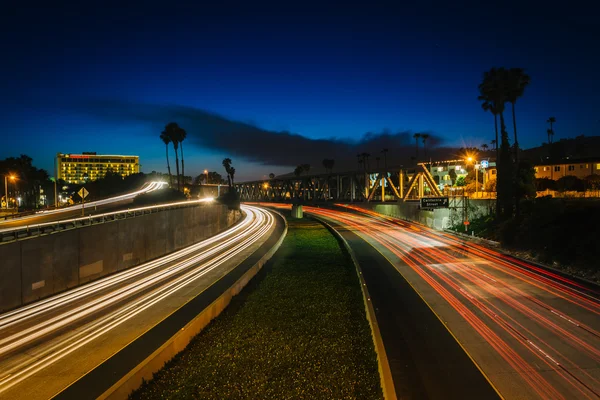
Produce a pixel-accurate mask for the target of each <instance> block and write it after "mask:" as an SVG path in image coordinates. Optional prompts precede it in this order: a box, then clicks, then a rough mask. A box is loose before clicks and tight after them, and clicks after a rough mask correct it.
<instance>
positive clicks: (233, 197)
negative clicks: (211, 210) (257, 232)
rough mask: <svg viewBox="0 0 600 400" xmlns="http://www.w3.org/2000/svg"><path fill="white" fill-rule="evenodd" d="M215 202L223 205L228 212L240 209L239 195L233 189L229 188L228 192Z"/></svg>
mask: <svg viewBox="0 0 600 400" xmlns="http://www.w3.org/2000/svg"><path fill="white" fill-rule="evenodd" d="M217 201H218V202H219V203H221V204H225V205H226V206H227V208H229V209H230V210H239V209H240V195H239V193H238V192H237V191H236V190H235V189H231V188H230V191H228V192H227V193H224V194H222V195H221V196H219V197H218V198H217Z"/></svg>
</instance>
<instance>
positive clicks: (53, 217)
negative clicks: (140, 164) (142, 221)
mask: <svg viewBox="0 0 600 400" xmlns="http://www.w3.org/2000/svg"><path fill="white" fill-rule="evenodd" d="M166 185H167V183H166V182H150V183H147V184H145V185H144V186H143V187H142V188H140V189H139V190H136V191H134V192H130V193H126V194H123V195H119V196H114V197H110V198H108V199H102V200H96V201H90V202H86V203H84V204H83V207H84V209H85V214H86V215H90V214H95V213H98V212H109V211H112V210H117V209H119V208H121V207H124V206H127V205H129V204H131V203H132V202H133V199H134V198H135V197H136V196H137V195H140V194H143V193H149V192H153V191H155V190H160V189H162V188H164V187H166ZM81 212H82V205H81V204H76V205H73V206H68V207H63V208H58V209H56V210H47V211H40V212H37V213H35V214H32V215H26V216H23V217H18V218H11V219H6V220H2V221H0V229H3V230H5V229H9V228H18V227H22V226H27V225H34V224H42V223H44V222H52V221H59V220H63V219H69V218H76V217H79V216H81Z"/></svg>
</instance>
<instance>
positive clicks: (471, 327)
mask: <svg viewBox="0 0 600 400" xmlns="http://www.w3.org/2000/svg"><path fill="white" fill-rule="evenodd" d="M304 210H305V212H308V213H312V214H314V215H316V216H319V217H322V218H325V219H327V220H328V221H330V222H332V225H334V227H335V228H336V229H339V230H340V231H345V232H351V233H352V234H355V235H357V236H358V237H360V238H361V239H362V240H363V241H364V242H366V243H368V244H370V245H371V246H372V248H373V249H375V250H376V251H377V252H378V253H379V254H380V255H381V256H382V257H385V258H386V259H387V260H388V261H389V263H390V264H391V265H393V266H394V268H395V270H396V272H397V274H399V275H401V276H402V278H403V279H402V280H401V281H405V282H407V283H408V285H409V286H410V288H411V289H412V290H414V292H416V293H417V294H418V295H419V296H420V297H421V298H422V300H423V301H424V302H425V303H426V304H427V306H428V307H429V308H430V310H431V311H432V312H433V313H435V315H436V316H437V317H438V318H439V320H440V321H441V323H443V325H445V327H446V328H447V331H448V332H450V333H451V335H452V336H453V337H454V338H455V341H456V342H457V343H459V344H460V346H461V347H462V348H463V349H464V351H465V353H466V354H467V355H468V356H469V357H470V358H471V359H472V360H473V361H474V363H475V365H476V366H477V367H478V368H479V369H480V370H481V371H482V373H483V375H484V376H485V378H486V379H488V380H489V381H490V382H491V384H492V385H493V387H494V388H495V389H496V390H497V391H498V392H499V394H500V395H501V396H502V397H504V398H506V399H598V398H600V318H599V316H600V301H599V298H600V293H599V292H598V291H597V290H596V289H594V288H593V287H587V286H585V287H584V286H582V285H579V284H578V283H577V282H574V281H570V280H568V279H565V278H563V277H561V276H558V275H555V274H553V273H551V272H548V271H545V270H541V269H539V268H537V267H536V266H534V265H530V264H527V263H522V262H520V261H518V260H515V259H512V258H509V257H506V256H504V255H502V254H500V253H497V252H495V251H493V250H490V249H487V248H484V247H481V246H478V245H475V244H471V243H468V242H465V241H463V240H461V239H457V238H456V237H454V236H452V235H448V234H444V233H441V232H438V231H434V230H431V229H428V228H424V227H422V226H420V225H417V224H412V223H408V222H404V221H400V220H396V219H393V218H388V217H385V216H381V215H379V214H375V213H373V212H345V211H336V210H328V209H320V208H311V207H305V209H304ZM349 211H350V210H349ZM366 262H367V263H368V260H367V261H366ZM363 268H364V267H363ZM365 278H368V277H367V274H366V273H365ZM395 278H396V277H394V276H388V277H387V280H388V281H389V282H392V283H393V282H394V279H395ZM398 282H400V281H398ZM367 286H370V283H369V280H368V279H367ZM389 286H390V285H389V284H387V288H388V289H387V290H393V289H390V288H389ZM369 290H370V293H371V295H372V297H373V299H374V300H375V299H376V297H377V292H376V290H374V288H371V287H369ZM396 290H398V291H406V290H409V289H407V287H402V286H400V284H399V285H398V286H397V287H396ZM388 297H389V296H388ZM374 304H375V303H374ZM413 305H414V304H413V303H403V304H396V305H395V306H396V307H397V308H398V310H399V311H398V313H401V311H400V309H401V308H403V307H413ZM388 309H389V307H388ZM392 314H393V313H392ZM405 315H406V318H408V319H407V320H406V321H405V323H406V324H411V323H413V324H415V323H417V324H418V323H421V317H420V316H416V315H414V313H413V316H412V317H411V315H410V313H409V314H406V313H405ZM387 318H393V315H391V316H390V315H388V317H387ZM411 318H412V319H411ZM432 329H434V328H433V327H432ZM410 332H412V335H413V336H414V330H409V331H408V334H407V333H406V332H404V333H403V332H402V331H401V330H399V331H398V335H400V336H402V335H408V336H406V337H407V340H408V342H409V343H411V340H412V341H413V342H412V343H416V342H415V340H416V339H415V338H414V337H413V338H412V339H411V338H410V336H411V333H410ZM442 336H443V332H442V331H440V332H438V334H437V337H439V338H440V340H441V341H443V339H442ZM431 340H434V341H435V337H432V338H431ZM384 342H385V337H384ZM422 345H423V346H425V347H428V348H429V349H434V348H436V345H437V344H435V343H430V344H429V345H428V346H427V344H426V343H425V344H422ZM387 346H388V344H386V348H387ZM409 347H410V346H409ZM437 348H438V350H439V352H440V355H439V359H442V360H443V359H444V358H445V357H446V358H447V357H448V354H447V353H448V352H454V351H455V349H454V348H452V346H450V345H448V346H442V347H441V348H440V347H439V346H438V347H437ZM411 350H414V349H410V348H409V349H408V351H409V352H410V351H411ZM413 353H415V352H413ZM420 357H424V358H427V359H428V361H429V362H423V360H419V358H420ZM435 358H436V354H435V353H433V352H430V353H429V354H421V355H419V354H417V353H415V354H413V355H412V361H413V366H412V367H410V368H414V369H417V370H418V371H419V373H417V374H413V375H415V376H416V378H415V377H414V376H413V378H410V376H409V379H419V378H420V379H421V382H422V384H423V389H422V392H421V394H422V396H421V395H419V393H418V392H417V395H416V396H413V398H427V397H429V398H444V397H446V398H457V397H462V398H487V396H485V397H481V396H457V393H456V392H452V391H449V392H447V393H446V394H445V396H444V394H443V393H442V394H441V396H440V393H439V392H438V393H437V394H436V391H435V390H430V389H431V388H430V386H433V385H436V382H435V379H432V377H435V374H436V373H438V374H439V373H440V368H441V369H442V370H443V369H444V368H447V369H453V368H460V365H459V364H456V363H453V364H449V365H441V366H438V370H437V372H436V369H435V368H432V366H431V364H433V361H432V360H433V359H435ZM408 361H410V360H408ZM407 366H408V365H407ZM410 368H409V369H410ZM467 372H468V371H467ZM406 373H408V374H410V373H411V371H406ZM471 373H472V371H470V372H468V373H467V374H466V375H464V376H463V377H462V378H461V375H462V374H461V373H460V371H459V373H456V371H452V374H451V375H454V376H456V380H457V382H456V384H457V385H458V386H459V387H460V386H461V385H462V386H463V387H464V388H466V387H468V386H469V385H470V384H471V382H472V378H469V376H471V375H472V374H471ZM469 374H471V375H469ZM442 375H443V374H442ZM442 375H439V376H442ZM405 380H406V378H405ZM440 383H441V384H444V385H447V384H449V383H450V382H448V380H446V382H445V383H444V382H440ZM447 387H451V386H447ZM456 390H461V389H456Z"/></svg>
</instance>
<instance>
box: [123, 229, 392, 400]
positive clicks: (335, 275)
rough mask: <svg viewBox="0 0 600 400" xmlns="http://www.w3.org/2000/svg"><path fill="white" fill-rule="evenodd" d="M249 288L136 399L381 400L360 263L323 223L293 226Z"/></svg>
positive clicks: (141, 390) (134, 395)
mask: <svg viewBox="0 0 600 400" xmlns="http://www.w3.org/2000/svg"><path fill="white" fill-rule="evenodd" d="M257 278H258V279H256V278H255V280H253V282H252V283H251V284H250V285H249V287H247V289H246V290H244V292H243V293H242V294H240V295H239V296H237V297H236V298H234V299H233V301H232V303H231V305H230V306H229V307H228V308H227V309H226V310H225V312H224V313H223V314H221V316H219V317H218V318H217V319H216V320H215V321H213V322H212V323H211V324H210V325H209V326H208V327H207V328H206V329H205V330H204V331H203V332H202V333H200V334H199V335H198V336H197V337H196V338H195V339H194V340H193V341H192V343H190V345H189V347H188V348H187V349H186V350H185V351H183V352H182V353H180V354H179V355H178V356H177V357H175V359H173V360H172V361H170V362H169V363H168V364H167V365H166V366H165V368H163V369H162V370H161V371H159V372H158V373H157V374H156V375H155V376H154V379H153V380H152V381H150V382H148V383H145V384H144V385H143V386H142V387H141V388H140V389H139V390H137V391H136V392H134V393H133V395H132V396H131V397H132V398H134V399H154V398H169V399H176V398H179V399H188V398H203V399H224V398H227V399H231V398H305V399H352V398H361V399H381V398H382V393H381V388H380V385H379V374H378V370H377V358H376V354H375V351H374V348H373V342H372V339H371V331H370V328H369V323H368V321H367V319H366V315H365V311H364V305H363V300H362V294H361V290H360V286H359V283H358V278H357V276H356V272H355V270H354V266H353V264H352V261H351V260H350V257H349V256H348V254H346V253H345V252H343V251H342V250H341V248H340V246H339V244H338V242H337V241H336V239H335V238H334V237H333V236H332V235H331V234H330V233H329V232H328V231H327V230H326V229H325V228H324V227H323V226H322V225H320V224H318V223H316V222H314V221H310V220H290V221H289V231H288V235H287V237H286V238H285V240H284V242H283V244H282V246H281V247H280V249H279V251H278V252H277V253H276V254H275V256H274V257H273V259H272V260H271V262H270V263H269V264H268V265H267V267H265V269H263V272H262V273H261V274H260V276H259V277H257Z"/></svg>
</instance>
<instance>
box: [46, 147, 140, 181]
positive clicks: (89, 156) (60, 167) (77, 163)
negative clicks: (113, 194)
mask: <svg viewBox="0 0 600 400" xmlns="http://www.w3.org/2000/svg"><path fill="white" fill-rule="evenodd" d="M56 166H57V176H58V179H63V180H64V181H65V182H67V183H75V184H79V183H85V182H87V181H94V180H96V179H100V178H103V177H104V175H106V172H107V171H111V170H112V171H113V172H115V173H117V174H119V175H121V176H122V177H126V176H127V175H131V174H136V173H138V172H140V157H139V156H123V155H99V154H96V153H86V152H84V153H82V154H62V153H58V154H57V155H56Z"/></svg>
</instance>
